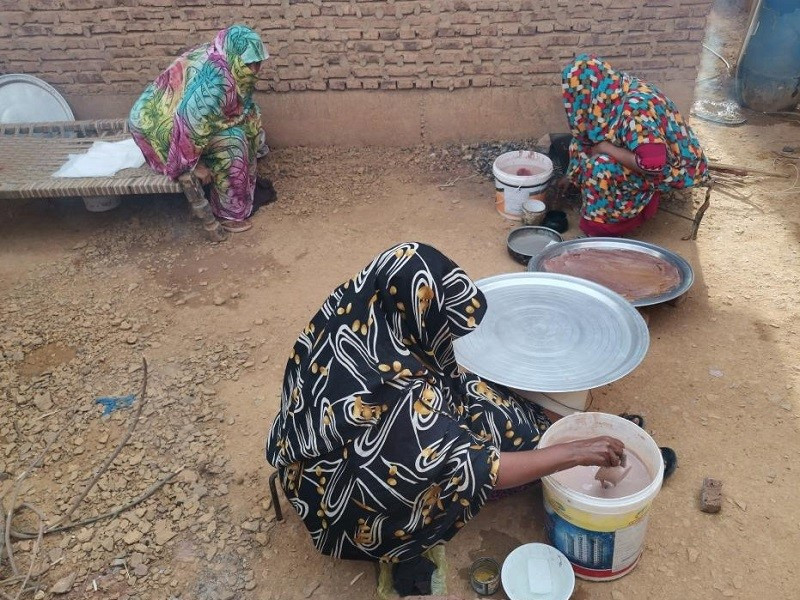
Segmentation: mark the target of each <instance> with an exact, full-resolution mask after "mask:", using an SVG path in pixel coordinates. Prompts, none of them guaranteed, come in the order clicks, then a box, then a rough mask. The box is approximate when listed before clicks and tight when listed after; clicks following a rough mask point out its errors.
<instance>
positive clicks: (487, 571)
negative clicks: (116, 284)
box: [469, 558, 500, 596]
mask: <svg viewBox="0 0 800 600" xmlns="http://www.w3.org/2000/svg"><path fill="white" fill-rule="evenodd" d="M469 582H470V583H471V584H472V589H473V590H475V591H476V592H478V594H480V595H481V596H491V595H492V594H494V593H495V592H496V591H497V590H498V588H499V587H500V565H499V564H497V561H496V560H495V559H493V558H479V559H478V560H476V561H475V562H474V563H472V568H471V569H470V571H469Z"/></svg>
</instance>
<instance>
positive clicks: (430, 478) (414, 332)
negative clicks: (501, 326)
mask: <svg viewBox="0 0 800 600" xmlns="http://www.w3.org/2000/svg"><path fill="white" fill-rule="evenodd" d="M485 311H486V301H485V298H484V296H483V294H482V293H481V292H480V290H478V289H477V287H476V286H475V284H474V283H473V282H472V280H471V279H470V278H469V277H468V276H467V275H466V273H464V271H462V270H461V269H460V268H459V267H458V266H457V265H456V264H455V263H454V262H453V261H451V260H450V259H448V258H447V257H446V256H444V255H443V254H442V253H441V252H439V251H438V250H436V249H435V248H432V247H430V246H426V245H424V244H418V243H403V244H399V245H398V246H395V247H394V248H391V249H389V250H387V251H386V252H384V253H382V254H380V255H379V256H378V257H376V258H375V259H374V260H373V261H372V262H371V263H370V264H369V265H368V266H367V267H366V268H364V269H363V270H362V271H361V272H360V273H359V274H358V275H356V276H355V277H354V278H353V279H351V280H350V281H348V282H346V283H344V284H343V285H341V286H340V287H338V288H337V289H336V290H334V292H333V293H332V294H331V295H330V296H329V298H328V299H327V300H326V301H325V303H324V304H323V305H322V308H321V309H320V310H319V312H317V314H316V315H315V316H314V318H313V319H312V320H311V322H310V323H309V324H308V326H306V328H305V329H304V331H303V333H302V334H301V335H300V337H299V338H298V339H297V342H296V343H295V345H294V348H293V350H292V353H291V355H290V357H289V361H288V364H287V367H286V373H285V378H284V384H283V395H282V400H281V409H280V412H279V413H278V415H277V416H276V418H275V421H274V423H273V424H272V428H271V431H270V435H269V440H268V443H267V459H268V460H269V462H270V463H271V464H272V465H274V466H275V467H277V468H278V470H279V472H280V476H281V482H282V485H283V488H284V490H285V492H286V495H287V497H288V498H289V500H290V501H291V503H292V505H293V506H294V508H295V510H296V511H297V512H298V514H299V515H300V517H301V518H302V519H303V522H304V523H305V525H306V527H307V528H308V530H309V532H310V533H311V537H312V540H313V542H314V545H315V546H316V548H317V549H318V550H319V551H320V552H322V553H324V554H329V555H331V556H334V557H339V558H349V559H366V560H380V561H384V562H400V561H405V560H409V559H412V558H416V557H418V556H419V555H421V554H422V553H423V552H424V551H425V550H427V549H428V548H430V547H432V546H434V545H436V544H438V543H442V542H443V541H446V540H449V539H450V538H451V537H453V536H454V535H455V534H456V532H457V531H458V530H459V529H460V528H461V527H463V526H464V524H465V523H466V522H467V521H469V520H470V519H471V518H472V517H473V516H475V514H477V512H478V511H479V510H480V508H481V507H482V506H483V504H484V503H485V502H486V499H487V495H488V494H489V493H490V492H491V491H492V490H493V489H505V488H511V487H516V486H519V485H522V484H525V483H529V482H532V481H535V480H536V479H539V478H540V477H542V476H543V475H547V474H550V473H554V472H556V471H559V470H562V469H566V468H569V467H572V466H575V465H578V464H591V465H599V466H612V465H613V466H616V465H618V464H619V460H620V456H621V454H622V450H623V446H622V443H621V442H619V441H618V440H615V439H613V438H608V437H602V438H593V439H590V440H582V441H577V442H570V443H567V444H558V445H555V446H552V447H550V448H546V449H542V450H534V448H535V447H536V445H537V443H538V441H539V438H540V436H541V434H542V433H543V431H544V430H545V429H546V428H547V426H548V425H549V423H550V418H549V416H548V415H547V414H545V412H544V411H543V410H542V409H541V408H540V407H538V406H537V405H535V404H532V403H530V402H527V401H524V400H522V399H520V398H518V397H516V396H514V395H512V394H511V393H510V392H509V391H508V390H506V389H503V388H501V387H499V386H496V385H493V384H489V383H488V382H484V381H482V380H481V379H479V378H478V377H476V376H474V375H463V374H459V373H458V368H457V365H456V361H455V357H454V353H453V344H452V342H453V340H454V339H456V338H458V337H461V336H463V335H466V334H467V333H469V332H470V331H472V330H473V329H474V328H475V327H476V326H477V325H478V324H479V323H480V321H481V318H482V317H483V315H484V313H485Z"/></svg>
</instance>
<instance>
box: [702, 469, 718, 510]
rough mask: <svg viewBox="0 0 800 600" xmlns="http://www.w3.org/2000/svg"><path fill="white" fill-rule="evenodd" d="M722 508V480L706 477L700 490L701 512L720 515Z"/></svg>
mask: <svg viewBox="0 0 800 600" xmlns="http://www.w3.org/2000/svg"><path fill="white" fill-rule="evenodd" d="M721 508H722V480H720V479H713V478H711V477H706V478H705V479H703V487H702V488H701V490H700V510H702V511H703V512H707V513H718V512H719V511H720V509H721Z"/></svg>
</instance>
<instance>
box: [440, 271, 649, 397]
mask: <svg viewBox="0 0 800 600" xmlns="http://www.w3.org/2000/svg"><path fill="white" fill-rule="evenodd" d="M477 286H478V287H479V288H480V289H481V291H482V292H483V293H484V294H485V295H486V303H487V310H486V315H485V316H484V318H483V320H482V321H481V323H480V325H479V326H478V328H477V329H476V330H475V331H474V332H472V333H470V334H469V335H467V336H464V337H462V338H460V339H458V340H456V342H455V343H454V346H455V353H456V360H457V361H458V363H459V364H460V365H461V366H462V367H463V368H464V369H466V370H468V371H471V372H472V373H475V374H476V375H479V376H480V377H483V378H485V379H487V380H489V381H493V382H495V383H499V384H501V385H506V386H508V387H511V388H515V389H518V390H525V391H531V392H550V393H556V392H576V391H583V390H588V389H592V388H596V387H599V386H601V385H605V384H608V383H611V382H613V381H616V380H617V379H620V378H621V377H624V376H625V375H627V374H628V373H630V372H631V371H633V369H635V368H636V367H637V366H638V365H639V363H641V362H642V359H644V356H645V354H646V353H647V348H648V346H649V344H650V335H649V333H648V331H647V325H646V324H645V322H644V319H642V316H641V315H640V314H639V312H638V311H637V310H636V309H635V308H634V307H633V305H632V304H631V303H630V302H628V301H627V300H625V298H623V297H622V296H620V295H619V294H617V293H615V292H612V291H611V290H609V289H608V288H605V287H603V286H601V285H598V284H596V283H593V282H591V281H587V280H585V279H579V278H577V277H570V276H568V275H559V274H554V273H509V274H506V275H496V276H494V277H489V278H486V279H482V280H480V281H478V282H477Z"/></svg>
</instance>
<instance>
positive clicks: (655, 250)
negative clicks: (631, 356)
mask: <svg viewBox="0 0 800 600" xmlns="http://www.w3.org/2000/svg"><path fill="white" fill-rule="evenodd" d="M586 248H597V249H600V250H629V251H633V252H641V253H643V254H649V255H650V256H655V257H657V258H660V259H662V260H666V261H667V262H670V263H672V264H673V265H675V267H676V268H677V269H678V273H679V274H680V276H681V281H680V283H678V285H676V286H675V287H673V288H672V289H670V290H667V291H666V292H664V293H663V294H658V295H656V296H646V297H644V298H637V299H634V300H631V301H630V302H631V304H633V305H634V306H637V307H641V306H652V305H653V304H661V303H662V302H669V301H670V300H674V299H675V298H677V297H679V296H682V295H683V294H685V293H686V292H687V291H688V290H689V288H690V287H692V283H694V271H692V265H690V264H689V263H688V261H687V260H686V259H685V258H683V257H682V256H680V255H678V254H675V253H674V252H672V251H670V250H667V249H666V248H662V247H661V246H656V245H655V244H648V243H647V242H640V241H639V240H629V239H624V238H602V237H598V238H582V239H578V240H569V241H567V242H561V243H560V244H553V245H552V246H549V247H547V248H545V249H544V250H543V251H542V252H541V253H540V254H538V255H537V256H534V257H533V258H531V260H530V262H529V263H528V271H540V272H543V273H545V272H549V271H544V270H543V268H542V264H543V263H544V261H546V260H547V259H550V258H553V257H554V256H558V255H560V254H563V253H565V252H570V251H573V250H579V249H580V250H583V249H586Z"/></svg>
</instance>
